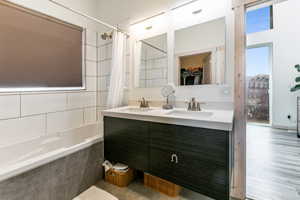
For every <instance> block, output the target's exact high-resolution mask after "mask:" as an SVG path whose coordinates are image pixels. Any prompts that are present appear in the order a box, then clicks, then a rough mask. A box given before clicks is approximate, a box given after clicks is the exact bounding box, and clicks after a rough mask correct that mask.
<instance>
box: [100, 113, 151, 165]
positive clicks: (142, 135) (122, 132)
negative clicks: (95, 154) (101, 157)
mask: <svg viewBox="0 0 300 200" xmlns="http://www.w3.org/2000/svg"><path fill="white" fill-rule="evenodd" d="M147 124H148V123H147V122H143V121H134V120H127V119H119V118H108V117H105V118H104V141H105V142H104V153H105V159H107V160H110V161H117V162H122V163H124V164H127V165H129V166H130V167H132V168H135V169H138V170H141V171H148V166H149V161H148V154H149V145H148V141H149V137H148V125H147Z"/></svg>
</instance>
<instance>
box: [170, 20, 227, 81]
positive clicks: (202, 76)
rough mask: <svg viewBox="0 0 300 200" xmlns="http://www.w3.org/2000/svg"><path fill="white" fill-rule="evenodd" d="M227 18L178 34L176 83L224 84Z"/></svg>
mask: <svg viewBox="0 0 300 200" xmlns="http://www.w3.org/2000/svg"><path fill="white" fill-rule="evenodd" d="M225 27H226V25H225V18H221V19H217V20H213V21H210V22H206V23H203V24H197V25H193V26H190V27H187V28H183V29H179V30H176V31H175V43H174V54H175V58H174V59H175V61H174V63H175V72H176V77H175V83H176V84H177V85H178V86H187V85H210V84H224V82H225V49H226V48H225V34H226V30H225Z"/></svg>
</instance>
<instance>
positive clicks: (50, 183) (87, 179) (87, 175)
mask: <svg viewBox="0 0 300 200" xmlns="http://www.w3.org/2000/svg"><path fill="white" fill-rule="evenodd" d="M103 157H104V155H103V142H99V143H97V144H94V145H93V146H91V147H89V148H86V149H83V150H80V151H78V152H76V153H73V154H70V155H68V156H66V157H63V158H60V159H58V160H56V161H53V162H50V163H48V164H46V165H43V166H41V167H38V168H36V169H33V170H31V171H28V172H25V173H24V174H21V175H18V176H16V177H14V178H11V179H8V180H6V181H3V182H0V199H1V200H72V199H73V198H74V197H76V196H77V195H78V194H80V193H81V192H83V191H84V190H86V189H87V188H89V187H90V186H91V185H93V184H95V183H96V182H97V181H99V180H100V179H101V178H102V165H101V164H102V163H103Z"/></svg>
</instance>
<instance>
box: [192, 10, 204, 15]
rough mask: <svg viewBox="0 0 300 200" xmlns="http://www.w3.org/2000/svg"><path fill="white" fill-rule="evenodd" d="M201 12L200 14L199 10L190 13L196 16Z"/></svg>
mask: <svg viewBox="0 0 300 200" xmlns="http://www.w3.org/2000/svg"><path fill="white" fill-rule="evenodd" d="M201 12H202V9H199V10H195V11H193V12H192V13H193V15H197V14H199V13H201Z"/></svg>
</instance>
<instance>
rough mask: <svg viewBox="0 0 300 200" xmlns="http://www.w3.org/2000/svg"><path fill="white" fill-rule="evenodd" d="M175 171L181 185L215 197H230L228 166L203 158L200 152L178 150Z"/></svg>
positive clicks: (221, 198)
mask: <svg viewBox="0 0 300 200" xmlns="http://www.w3.org/2000/svg"><path fill="white" fill-rule="evenodd" d="M173 173H174V178H175V181H176V183H177V184H179V185H181V186H184V187H186V188H189V189H191V190H194V191H196V192H199V193H201V194H204V195H207V196H210V197H213V198H215V199H220V200H226V199H229V179H228V177H229V175H228V173H229V170H228V168H227V167H225V166H223V165H218V164H217V163H216V162H214V161H211V160H206V159H203V157H202V156H200V155H199V154H198V153H194V152H186V151H180V152H177V153H176V163H175V164H174V166H173Z"/></svg>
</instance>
